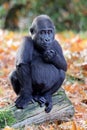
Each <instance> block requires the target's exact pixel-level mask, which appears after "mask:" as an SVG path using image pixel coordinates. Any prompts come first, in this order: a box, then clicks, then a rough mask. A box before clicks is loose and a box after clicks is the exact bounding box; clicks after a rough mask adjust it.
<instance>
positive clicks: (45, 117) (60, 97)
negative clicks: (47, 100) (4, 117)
mask: <svg viewBox="0 0 87 130" xmlns="http://www.w3.org/2000/svg"><path fill="white" fill-rule="evenodd" d="M52 99H53V109H52V110H51V112H50V113H46V112H45V111H44V107H40V106H39V105H38V103H36V102H35V103H34V104H32V103H31V104H29V105H28V107H26V108H25V109H22V110H21V109H17V108H16V107H15V106H11V107H10V108H9V109H10V111H11V113H12V115H13V117H14V118H15V123H13V124H12V127H13V128H19V127H23V126H24V125H25V124H26V125H29V124H39V123H42V122H45V121H52V120H60V121H66V120H68V119H70V118H72V116H73V115H74V107H73V105H72V103H71V102H70V100H69V99H68V98H67V96H66V94H65V91H64V90H63V89H62V88H61V89H60V90H59V91H58V92H57V93H56V94H55V95H53V97H52Z"/></svg>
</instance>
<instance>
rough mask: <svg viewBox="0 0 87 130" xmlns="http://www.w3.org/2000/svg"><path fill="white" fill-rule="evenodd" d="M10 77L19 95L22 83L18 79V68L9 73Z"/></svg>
mask: <svg viewBox="0 0 87 130" xmlns="http://www.w3.org/2000/svg"><path fill="white" fill-rule="evenodd" d="M9 79H10V82H11V85H12V87H13V90H14V91H15V93H16V94H17V95H18V94H19V93H20V91H21V85H20V83H19V81H18V78H17V73H16V70H14V71H12V72H11V73H10V74H9Z"/></svg>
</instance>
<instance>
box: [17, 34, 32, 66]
mask: <svg viewBox="0 0 87 130" xmlns="http://www.w3.org/2000/svg"><path fill="white" fill-rule="evenodd" d="M32 52H33V41H32V39H31V38H30V37H28V36H26V37H24V38H23V41H22V43H21V45H20V47H19V49H18V51H17V55H16V66H18V65H20V64H28V63H29V62H30V61H31V60H32Z"/></svg>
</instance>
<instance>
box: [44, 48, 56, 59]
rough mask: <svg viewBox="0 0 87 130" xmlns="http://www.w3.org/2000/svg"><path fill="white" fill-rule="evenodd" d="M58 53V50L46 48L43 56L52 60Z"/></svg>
mask: <svg viewBox="0 0 87 130" xmlns="http://www.w3.org/2000/svg"><path fill="white" fill-rule="evenodd" d="M55 55H56V52H55V51H54V50H52V49H51V50H46V51H45V52H44V55H43V58H44V60H46V61H49V60H51V59H52V58H53V57H54V56H55Z"/></svg>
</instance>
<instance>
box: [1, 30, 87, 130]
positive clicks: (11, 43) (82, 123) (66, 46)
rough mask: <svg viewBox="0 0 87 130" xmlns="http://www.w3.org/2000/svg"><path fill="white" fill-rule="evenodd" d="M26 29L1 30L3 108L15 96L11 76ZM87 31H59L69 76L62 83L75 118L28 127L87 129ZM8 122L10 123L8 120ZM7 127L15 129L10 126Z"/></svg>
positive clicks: (41, 128)
mask: <svg viewBox="0 0 87 130" xmlns="http://www.w3.org/2000/svg"><path fill="white" fill-rule="evenodd" d="M24 35H26V33H19V32H15V33H14V32H11V31H3V30H0V108H3V107H6V106H9V105H10V104H12V103H13V102H14V101H15V100H16V95H15V93H14V92H13V90H12V87H11V85H10V82H9V80H8V74H9V73H10V72H11V71H12V70H13V68H14V63H15V55H16V50H17V48H18V46H19V45H20V43H21V39H22V37H23V36H24ZM86 36H87V32H85V33H79V34H77V33H76V34H75V33H73V32H72V31H68V32H67V31H65V32H62V33H58V34H56V39H57V40H58V41H59V42H60V43H61V46H62V48H63V52H64V55H65V58H66V60H67V63H68V71H67V74H66V75H67V76H66V79H65V81H64V84H63V86H62V87H63V88H64V89H65V91H66V94H67V96H68V97H69V99H70V100H71V102H72V103H73V105H74V108H75V115H74V117H73V119H72V121H68V122H59V121H54V122H47V123H44V124H41V125H39V126H37V127H36V126H25V128H26V129H27V130H33V129H34V130H35V128H36V129H37V130H48V129H49V130H55V129H58V130H59V129H60V130H76V129H77V130H86V129H87V38H86ZM6 125H7V124H6ZM4 130H12V128H10V127H8V128H7V126H6V127H5V128H4Z"/></svg>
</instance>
